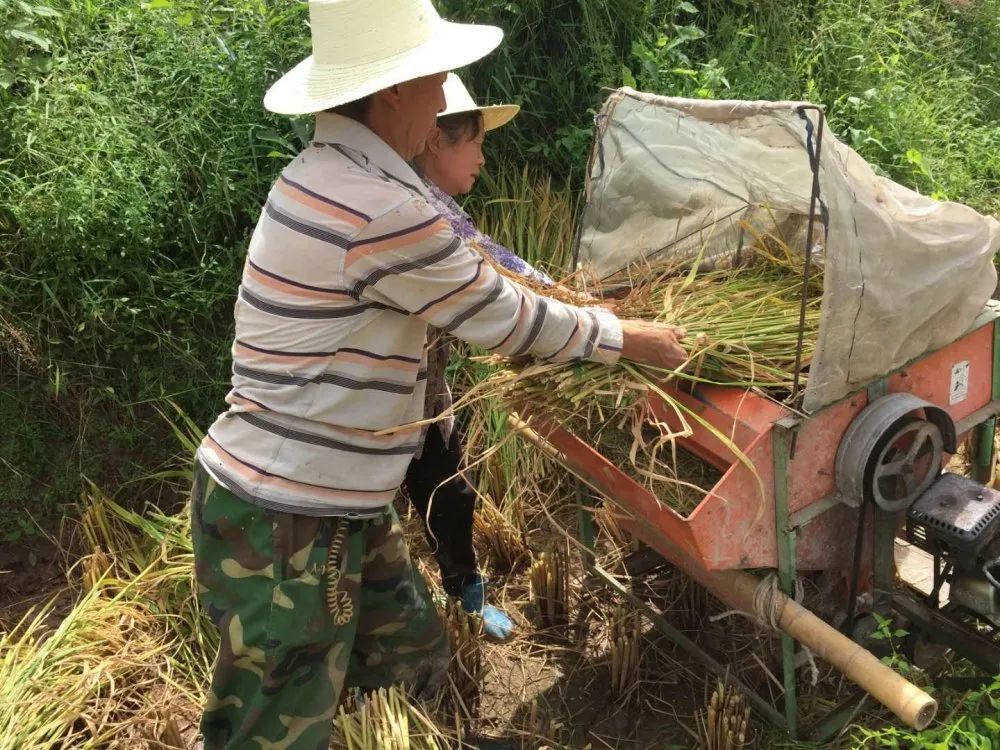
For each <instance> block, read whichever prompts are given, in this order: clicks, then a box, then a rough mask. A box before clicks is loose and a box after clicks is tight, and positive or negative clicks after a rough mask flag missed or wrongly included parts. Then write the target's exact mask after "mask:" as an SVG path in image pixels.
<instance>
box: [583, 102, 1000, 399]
mask: <svg viewBox="0 0 1000 750" xmlns="http://www.w3.org/2000/svg"><path fill="white" fill-rule="evenodd" d="M803 106H808V105H806V104H805V103H804V102H745V101H712V100H692V99H678V98H669V97H661V96H656V95H652V94H644V93H640V92H636V91H634V90H632V89H629V88H622V89H620V90H618V91H616V92H615V93H613V94H612V95H611V96H610V97H609V99H608V101H607V102H606V103H605V105H604V107H603V110H602V112H601V114H600V116H599V117H598V120H597V122H598V127H597V137H596V141H595V144H594V150H593V154H592V156H591V164H590V172H589V175H588V180H587V202H586V206H585V208H584V212H583V217H582V224H581V229H580V245H579V264H578V265H579V267H581V268H589V269H590V270H591V271H592V272H594V273H596V275H597V276H599V277H602V278H603V277H606V276H608V275H610V274H612V273H614V272H615V271H618V270H620V269H623V268H625V267H627V266H628V265H630V264H632V263H635V262H638V261H641V260H642V259H644V258H651V257H655V256H660V257H662V256H663V255H664V254H669V255H672V256H677V257H685V256H687V257H693V256H696V255H697V254H698V253H699V252H701V253H702V254H703V257H704V258H711V257H715V258H718V257H719V256H720V255H726V254H727V255H732V254H734V253H735V252H736V251H737V250H738V249H739V248H740V247H741V246H743V247H746V246H749V245H750V244H751V239H752V236H751V235H750V234H749V233H748V232H747V231H746V227H747V226H752V227H756V228H757V229H759V230H761V231H763V232H770V233H772V234H777V233H778V232H780V236H783V237H784V238H785V239H786V240H788V242H789V244H791V245H792V246H793V247H796V248H803V249H804V245H805V234H806V221H807V218H808V213H809V199H810V194H811V190H812V171H811V169H810V156H809V154H810V153H811V152H813V151H814V145H815V143H814V141H815V137H816V125H817V123H818V114H817V112H816V110H814V109H801V107H803ZM807 147H808V149H810V150H807ZM820 188H821V195H820V197H821V203H820V209H819V210H818V212H817V214H818V216H819V218H818V220H817V222H816V230H815V231H814V234H813V236H814V238H815V242H816V245H815V247H816V252H817V253H818V254H819V255H820V256H821V257H819V258H818V260H819V262H821V263H822V264H823V269H824V292H823V302H822V314H821V322H820V329H819V339H818V341H817V345H816V352H815V355H814V357H813V361H812V366H811V368H810V373H809V384H808V387H807V389H806V393H805V400H804V403H803V408H804V409H805V410H806V411H815V410H816V409H818V408H820V407H822V406H825V405H827V404H829V403H832V402H834V401H836V400H838V399H839V398H841V397H843V396H845V395H847V394H848V393H850V392H852V391H855V390H857V389H858V388H859V387H861V386H863V385H864V384H866V383H868V382H870V381H872V380H874V379H876V378H878V377H879V376H881V375H884V374H885V373H888V372H890V371H891V370H893V369H895V368H898V367H900V366H902V365H903V364H905V363H906V362H908V361H909V360H911V359H913V358H914V357H917V356H919V355H920V354H923V353H924V352H927V351H930V350H933V349H936V348H938V347H941V346H943V345H945V344H947V343H949V342H951V341H953V340H954V339H955V338H957V337H958V336H960V335H961V334H963V333H964V332H965V331H966V330H967V329H968V327H969V326H970V325H971V323H972V321H973V319H974V318H975V317H976V315H977V314H978V313H979V312H981V310H982V308H983V305H984V304H985V303H986V301H987V300H988V299H989V298H990V295H991V294H992V293H993V291H994V288H995V287H996V271H995V270H994V267H993V255H994V253H996V251H997V249H998V248H1000V222H997V221H996V220H995V219H993V218H991V217H988V216H983V215H981V214H979V213H977V212H976V211H974V210H973V209H971V208H969V207H968V206H964V205H961V204H957V203H943V202H939V201H936V200H932V199H930V198H926V197H924V196H922V195H920V194H918V193H915V192H913V191H912V190H909V189H907V188H905V187H903V186H901V185H898V184H896V183H894V182H892V181H891V180H888V179H886V178H884V177H880V176H878V175H877V174H875V172H874V171H873V170H872V168H871V166H869V164H868V163H867V162H865V160H864V159H862V158H861V157H860V156H859V155H858V154H857V153H856V152H855V151H853V150H852V149H851V148H849V147H848V146H846V145H845V144H843V143H841V142H839V141H838V140H837V139H836V138H835V137H834V135H833V134H832V133H831V132H830V131H829V130H828V129H827V130H826V131H825V133H824V135H823V141H822V149H821V153H820ZM776 225H777V228H776Z"/></svg>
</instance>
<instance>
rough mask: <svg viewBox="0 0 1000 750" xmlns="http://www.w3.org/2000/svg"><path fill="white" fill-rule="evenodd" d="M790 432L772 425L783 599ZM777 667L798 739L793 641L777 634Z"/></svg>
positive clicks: (791, 586)
mask: <svg viewBox="0 0 1000 750" xmlns="http://www.w3.org/2000/svg"><path fill="white" fill-rule="evenodd" d="M793 434H794V432H793V429H790V428H789V427H787V426H784V425H782V424H781V423H780V422H779V423H778V424H776V425H775V426H774V438H773V439H774V443H773V446H772V447H773V452H774V518H775V532H776V534H777V541H778V582H779V583H780V584H781V590H782V591H783V592H784V593H785V596H788V597H790V598H794V597H795V529H793V528H792V526H791V523H790V522H789V515H790V514H789V509H788V461H789V460H790V451H791V441H792V436H793ZM781 668H782V673H783V678H784V686H785V723H786V725H787V729H788V734H789V735H790V736H791V738H792V739H797V738H798V699H797V697H796V686H795V641H794V639H793V638H792V637H791V636H790V635H788V634H787V633H782V635H781Z"/></svg>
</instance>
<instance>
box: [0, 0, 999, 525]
mask: <svg viewBox="0 0 1000 750" xmlns="http://www.w3.org/2000/svg"><path fill="white" fill-rule="evenodd" d="M438 5H439V6H440V8H441V9H442V11H443V12H444V13H445V14H446V15H448V16H451V17H453V18H458V19H464V20H479V21H490V22H494V23H497V24H498V25H500V26H502V27H503V28H504V29H505V30H506V32H507V36H506V41H505V43H504V45H503V46H502V47H501V48H500V49H499V50H498V51H497V52H495V53H493V54H492V55H490V56H489V57H487V58H486V59H485V60H484V61H483V62H481V63H479V64H477V65H475V66H473V67H472V68H471V69H469V70H466V71H463V74H464V75H465V77H466V79H467V80H468V82H469V83H470V84H471V88H472V89H473V91H474V92H475V93H476V94H478V95H479V96H480V97H481V98H483V99H488V100H491V101H499V100H505V101H515V102H519V103H521V104H522V105H523V106H524V111H523V113H522V115H521V116H520V117H519V118H518V119H517V121H516V123H515V126H513V127H507V128H504V129H502V130H500V131H497V132H496V133H494V134H491V137H490V141H489V151H490V155H491V157H492V158H493V160H494V163H504V164H511V165H512V167H511V168H512V170H513V172H514V173H515V174H520V172H521V169H522V167H523V165H524V164H525V163H530V164H531V165H532V167H533V168H535V169H537V170H539V172H540V173H541V174H542V175H543V177H542V179H543V180H547V179H549V178H550V177H551V179H553V180H554V181H555V183H556V184H557V185H569V186H570V187H571V188H576V187H578V186H579V185H580V184H581V182H582V178H583V170H584V164H585V161H586V155H587V151H588V148H589V141H590V137H591V127H592V122H593V116H594V114H595V112H596V111H597V110H598V108H599V106H600V103H601V101H602V98H603V94H602V92H601V89H602V87H605V86H610V87H614V86H619V85H621V84H622V83H627V84H630V85H634V86H635V87H636V88H639V89H645V90H649V91H655V92H658V93H663V94H671V95H679V96H694V97H727V98H729V97H731V98H766V99H784V98H787V99H801V98H808V99H812V100H815V101H817V102H820V103H822V104H824V105H826V107H827V108H828V112H829V114H830V121H831V125H832V126H833V128H834V129H835V130H836V132H838V133H839V134H840V135H841V137H843V138H844V139H846V140H848V141H849V142H850V143H851V144H852V145H854V146H855V147H856V148H857V149H859V151H860V152H861V153H862V155H863V156H864V157H865V158H867V159H869V160H870V161H872V162H873V163H874V164H875V165H876V166H877V167H878V168H880V169H882V170H883V171H884V172H885V173H886V174H888V175H890V176H892V177H893V178H894V179H897V180H899V181H901V182H903V183H905V184H907V185H911V186H913V187H916V188H918V189H920V190H922V191H924V192H927V193H932V194H936V195H938V196H942V197H948V198H951V199H955V200H961V201H965V202H968V203H970V204H971V205H973V206H975V207H977V208H979V209H981V210H986V211H996V210H998V208H1000V190H998V188H1000V151H998V150H997V148H996V144H997V143H1000V125H998V122H1000V84H998V83H997V81H998V80H1000V75H998V72H1000V71H998V65H1000V63H998V60H1000V20H998V19H1000V0H893V2H888V0H874V1H873V2H865V3H857V2H848V0H765V1H764V2H748V1H747V0H707V1H706V2H702V3H697V4H695V3H692V2H688V1H687V0H613V1H612V0H605V1H590V0H588V1H587V2H584V1H583V0H438ZM308 46H309V34H308V27H307V24H306V11H305V4H304V3H303V2H301V1H300V0H146V1H145V2H142V1H140V0H102V1H101V2H99V3H98V2H92V0H7V1H6V2H2V3H0V123H2V126H0V389H2V390H3V391H4V392H5V396H6V397H7V403H6V405H4V404H0V413H3V414H5V415H17V414H21V415H24V416H26V417H27V418H29V419H34V420H35V421H36V422H44V423H45V424H44V428H42V429H30V430H22V433H23V434H19V435H17V436H13V437H11V441H12V442H11V445H12V448H11V451H7V450H6V448H5V444H4V443H2V442H0V451H2V455H0V458H3V459H4V461H5V462H6V463H7V464H10V467H12V468H13V470H14V471H15V474H16V475H17V476H19V477H21V479H20V480H18V483H16V486H17V487H20V488H21V489H8V491H6V492H5V493H4V494H3V496H0V506H8V505H10V504H15V505H16V504H27V503H28V502H29V499H28V498H29V494H28V493H37V492H38V491H39V489H38V485H39V482H38V481H36V479H37V478H38V477H39V476H40V475H41V476H42V477H43V481H42V484H43V485H46V486H50V487H56V486H57V485H58V488H59V489H58V491H57V492H56V494H57V495H59V496H63V495H66V494H67V488H69V487H72V486H73V475H74V474H76V475H78V474H79V469H80V468H84V467H86V466H88V463H87V461H86V460H84V456H83V455H82V454H83V453H84V452H90V453H93V454H94V455H97V456H100V455H101V454H102V453H103V452H104V451H105V447H106V446H105V445H104V444H102V443H101V440H102V438H101V436H102V435H104V434H114V435H116V436H117V437H116V438H115V439H116V440H117V446H118V450H117V452H120V450H121V449H126V450H127V449H128V447H129V446H130V445H132V446H135V445H137V444H143V445H149V444H153V450H151V453H153V454H155V452H156V451H155V436H153V435H149V434H147V432H148V431H147V430H146V428H145V427H142V426H141V423H142V419H143V416H144V414H145V412H144V411H143V408H142V406H143V405H144V404H149V403H152V402H155V401H157V400H160V399H162V398H163V397H164V396H172V397H174V398H176V399H177V400H178V401H179V403H181V404H182V406H183V407H184V408H185V409H187V410H188V411H189V412H190V413H191V414H193V415H194V416H195V418H196V419H197V420H198V421H199V422H201V423H204V422H205V421H206V420H208V419H210V418H211V415H212V413H213V412H214V411H215V410H216V409H217V408H219V404H220V401H221V395H222V393H223V392H224V390H225V382H226V379H227V373H228V368H229V363H228V347H229V338H230V332H231V309H232V302H233V297H234V293H235V285H236V280H237V278H238V274H239V269H240V266H241V263H242V254H243V250H244V247H245V243H246V239H247V237H248V234H249V231H250V229H251V228H252V226H253V223H254V222H255V220H256V217H257V214H258V211H259V207H260V204H261V202H262V200H263V198H264V195H265V193H266V191H267V188H268V186H269V184H270V182H271V181H272V180H273V178H274V176H275V174H276V173H277V171H278V170H279V169H280V168H281V166H282V164H283V163H284V161H285V159H286V158H287V157H288V156H289V155H290V154H292V153H294V152H295V151H296V150H297V149H298V148H300V147H301V145H302V144H303V143H305V141H306V140H307V138H308V131H309V122H308V120H302V119H300V120H290V119H288V118H283V117H274V116H271V115H268V114H267V113H266V112H265V111H264V110H263V108H262V106H261V99H262V96H263V92H264V91H265V89H266V87H267V86H268V85H269V84H270V83H271V82H272V81H273V80H274V79H275V78H276V77H277V76H278V75H279V73H280V72H281V71H282V70H284V69H286V68H287V67H289V66H290V65H291V64H293V63H294V62H295V61H297V60H298V59H299V58H300V57H302V56H303V55H305V54H306V52H307V50H308ZM498 177H500V178H501V179H500V182H501V184H503V183H504V182H507V183H509V184H514V183H511V182H510V181H509V180H504V179H503V178H502V176H501V175H498ZM484 182H486V181H484ZM515 182H516V181H515ZM488 189H489V186H488V185H484V186H483V187H482V188H481V190H480V193H479V195H478V196H476V197H474V199H473V200H474V201H475V200H479V201H482V200H483V199H485V198H490V199H493V198H495V197H496V196H495V194H491V195H487V194H486V191H487V190H488ZM506 197H508V198H514V199H516V200H517V199H522V200H523V198H524V196H506ZM508 207H509V206H508ZM484 210H485V211H486V212H487V213H488V214H489V213H490V212H492V214H493V215H495V216H497V217H500V216H502V215H503V213H504V212H505V210H506V209H505V204H503V203H493V204H490V205H488V206H486V208H485V209H484ZM508 213H509V212H508ZM505 233H506V236H507V237H508V239H510V240H512V241H515V245H516V246H519V247H520V246H524V247H528V246H530V245H531V242H530V241H529V240H525V239H524V238H523V236H520V235H523V231H522V230H519V228H518V227H516V226H509V227H506V228H505ZM67 402H68V403H67ZM12 404H15V405H17V406H12ZM79 404H83V407H82V408H81V407H79ZM96 408H99V410H100V413H101V416H102V418H103V419H105V420H106V421H107V425H102V426H101V428H100V429H91V430H90V431H89V432H85V431H82V430H80V429H74V426H76V427H78V423H79V422H81V421H82V420H81V418H80V416H79V415H80V414H81V413H85V412H93V411H95V410H96ZM137 425H140V426H137ZM53 435H54V436H56V437H55V438H53V437H52V436H53ZM60 435H62V436H64V437H63V438H60V437H59V436H60ZM60 439H64V440H65V441H66V442H67V443H68V444H69V445H72V446H75V447H76V448H77V459H78V460H76V461H75V462H61V461H58V460H57V461H55V462H54V461H53V460H52V456H53V455H56V456H61V455H64V454H65V453H66V451H53V450H51V441H52V440H55V441H56V442H58V440H60ZM15 448H16V449H15ZM12 454H13V455H12ZM98 463H103V461H98ZM56 470H58V471H62V472H63V473H65V474H66V476H65V477H63V478H61V479H59V481H56V480H55V478H52V479H51V480H50V479H48V478H45V477H48V475H49V473H51V472H53V471H56ZM88 471H89V469H88ZM63 479H65V480H66V481H63ZM53 491H54V492H55V490H53ZM69 494H70V495H72V493H69ZM33 499H34V498H32V501H31V502H32V504H33V505H35V504H36V503H34V502H33ZM5 516H6V514H0V518H4V517H5ZM3 524H4V522H3V521H0V536H2V535H3V534H4V533H5V532H4V528H3Z"/></svg>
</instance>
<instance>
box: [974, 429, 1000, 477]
mask: <svg viewBox="0 0 1000 750" xmlns="http://www.w3.org/2000/svg"><path fill="white" fill-rule="evenodd" d="M996 429H997V418H996V417H990V418H989V419H987V420H986V421H985V422H983V423H982V424H980V425H977V426H976V429H975V431H974V432H973V433H972V435H973V437H972V453H973V464H972V478H973V479H975V480H976V481H977V482H979V483H980V484H988V483H989V481H990V479H992V477H991V476H990V475H991V474H992V473H993V443H994V436H995V434H996Z"/></svg>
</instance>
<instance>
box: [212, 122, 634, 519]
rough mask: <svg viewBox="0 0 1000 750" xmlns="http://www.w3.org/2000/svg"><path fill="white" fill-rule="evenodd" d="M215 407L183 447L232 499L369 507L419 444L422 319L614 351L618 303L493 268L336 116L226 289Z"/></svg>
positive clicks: (606, 354)
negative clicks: (198, 434) (554, 294)
mask: <svg viewBox="0 0 1000 750" xmlns="http://www.w3.org/2000/svg"><path fill="white" fill-rule="evenodd" d="M235 317H236V339H235V341H234V342H233V349H232V354H233V376H232V390H231V391H230V392H229V395H228V396H227V397H226V401H227V403H228V404H229V409H228V410H227V411H226V412H224V413H223V414H222V415H221V416H220V417H219V418H218V419H217V420H216V421H215V423H214V424H213V425H212V426H211V427H210V428H209V430H208V433H207V435H206V437H205V439H204V441H203V442H202V444H201V446H200V448H199V450H198V460H199V461H200V463H201V464H202V465H203V466H204V467H205V469H206V470H208V471H209V473H211V474H212V476H213V477H214V479H215V480H216V481H217V482H219V483H220V484H222V485H223V486H224V487H226V488H228V489H229V490H231V491H232V492H233V493H235V494H236V495H238V496H240V497H242V498H243V499H245V500H247V501H249V502H253V503H256V504H258V505H261V506H264V507H268V508H272V509H275V510H281V511H290V512H294V513H304V514H310V515H358V516H363V515H369V514H374V513H381V512H382V511H383V510H384V508H385V506H386V505H388V504H389V503H390V502H392V500H393V497H394V496H395V493H396V491H397V489H398V487H399V485H400V483H401V482H402V480H403V477H404V475H405V472H406V467H407V465H408V464H409V462H410V459H411V458H412V456H413V453H414V450H415V449H416V446H417V445H418V441H419V437H420V430H421V427H419V426H414V425H413V424H412V423H414V422H417V421H419V420H420V419H421V418H422V417H423V408H424V391H425V382H426V362H427V352H426V339H427V327H428V325H431V326H435V327H437V328H440V329H442V330H444V331H447V332H449V333H451V334H453V335H454V336H456V337H457V338H460V339H464V340H465V341H468V342H470V343H472V344H474V345H476V346H479V347H482V348H484V349H488V350H491V351H494V352H497V353H500V354H504V355H512V356H519V355H526V354H530V355H534V356H536V357H540V358H544V359H550V360H554V361H562V360H569V359H576V358H582V359H591V360H595V361H598V362H604V363H608V364H611V363H614V362H615V361H616V360H617V359H618V356H619V354H620V352H621V342H622V333H621V326H620V324H619V322H618V321H617V319H616V318H615V317H614V316H613V315H611V314H610V313H608V312H607V311H605V310H603V309H601V308H586V309H584V308H576V307H571V306H568V305H564V304H562V303H559V302H556V301H555V300H551V299H546V298H543V297H539V296H537V295H535V294H534V293H532V292H531V291H530V290H528V289H526V288H523V287H521V286H519V285H518V284H516V283H515V282H513V281H510V280H508V279H506V278H505V277H503V276H501V275H499V274H497V273H496V272H495V271H494V270H493V268H492V266H491V265H490V264H489V263H487V262H485V261H484V260H483V258H482V257H481V256H480V255H479V254H478V253H476V251H475V250H473V249H471V248H470V247H469V246H468V245H466V244H465V241H464V240H462V239H461V238H459V237H457V236H456V235H455V233H454V231H453V230H452V228H451V225H450V224H449V223H448V221H447V220H446V219H445V218H443V217H442V216H440V215H439V214H438V213H437V212H436V211H435V210H434V209H433V208H432V207H431V205H430V203H429V202H428V195H427V193H426V188H425V186H424V185H423V183H422V182H421V180H420V178H419V177H418V176H417V175H416V174H415V173H414V172H413V171H412V169H411V168H410V167H409V165H408V164H406V162H405V161H403V159H402V158H401V157H400V156H399V155H398V154H397V153H396V152H395V151H393V150H392V149H391V148H390V147H389V146H388V145H387V144H386V143H385V142H384V141H382V140H381V139H380V138H379V137H378V136H376V135H375V134H374V133H373V132H372V131H371V130H369V129H368V128H366V127H365V126H363V125H361V124H360V123H358V122H355V121H354V120H351V119H348V118H345V117H341V116H339V115H334V114H325V113H324V114H321V115H319V116H317V119H316V133H315V140H314V141H313V143H312V144H311V145H310V146H309V148H307V149H306V150H305V151H303V152H302V153H301V154H299V155H298V157H296V158H295V159H294V160H293V161H292V162H291V163H290V164H289V165H288V166H287V167H286V168H285V169H284V171H283V172H282V174H281V176H280V177H279V178H278V180H277V181H276V182H275V184H274V186H273V187H272V189H271V192H270V193H269V195H268V197H267V202H266V203H265V205H264V208H263V210H262V212H261V216H260V219H259V221H258V222H257V227H256V228H255V230H254V233H253V236H252V238H251V240H250V245H249V248H248V251H247V259H246V263H245V265H244V268H243V277H242V280H241V283H240V288H239V294H238V296H237V299H236V308H235Z"/></svg>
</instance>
